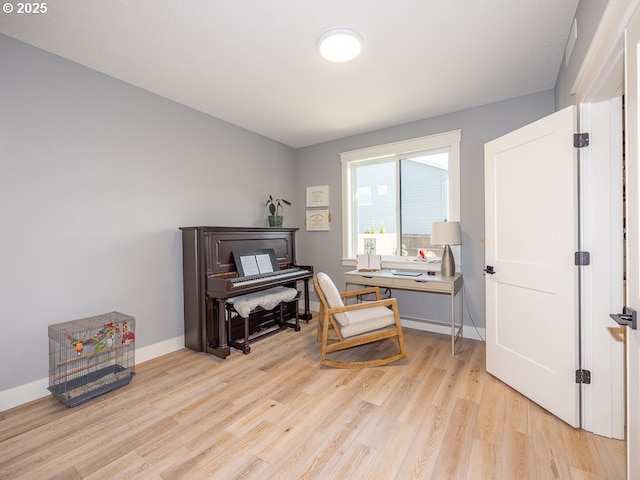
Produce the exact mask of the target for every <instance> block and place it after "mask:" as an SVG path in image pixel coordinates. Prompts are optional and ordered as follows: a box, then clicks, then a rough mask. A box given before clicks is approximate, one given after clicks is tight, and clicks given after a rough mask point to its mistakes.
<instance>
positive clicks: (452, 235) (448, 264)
mask: <svg viewBox="0 0 640 480" xmlns="http://www.w3.org/2000/svg"><path fill="white" fill-rule="evenodd" d="M431 244H432V245H443V246H444V252H443V253H442V275H443V276H445V277H451V276H453V275H455V274H456V262H455V260H454V258H453V253H452V252H451V247H450V245H462V234H461V232H460V222H434V223H433V226H432V229H431Z"/></svg>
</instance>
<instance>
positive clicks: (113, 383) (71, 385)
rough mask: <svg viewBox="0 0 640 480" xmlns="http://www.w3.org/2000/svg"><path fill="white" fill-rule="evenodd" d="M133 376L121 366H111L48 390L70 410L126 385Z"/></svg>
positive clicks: (132, 373) (131, 372)
mask: <svg viewBox="0 0 640 480" xmlns="http://www.w3.org/2000/svg"><path fill="white" fill-rule="evenodd" d="M134 375H135V372H133V371H131V370H128V369H126V368H124V367H123V366H121V365H111V366H108V367H105V368H101V369H99V370H96V371H94V372H91V373H89V374H87V375H83V376H82V377H79V378H75V379H73V380H69V381H67V382H64V383H59V384H57V385H53V386H50V387H48V389H49V391H50V392H51V393H52V394H53V396H54V397H56V398H57V399H58V400H60V401H61V402H62V403H64V404H65V405H66V406H67V407H69V408H71V407H75V406H77V405H80V404H82V403H84V402H87V401H89V400H91V399H92V398H95V397H98V396H100V395H104V394H105V393H108V392H111V391H112V390H115V389H117V388H120V387H124V386H126V385H128V384H129V382H130V381H131V377H133V376H134Z"/></svg>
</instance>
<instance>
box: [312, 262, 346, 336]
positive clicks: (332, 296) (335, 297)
mask: <svg viewBox="0 0 640 480" xmlns="http://www.w3.org/2000/svg"><path fill="white" fill-rule="evenodd" d="M316 278H317V279H318V285H320V288H321V289H322V293H323V294H324V298H325V300H326V301H327V304H328V305H329V308H338V307H344V302H343V301H342V297H341V296H340V292H339V291H338V289H337V288H336V286H335V284H334V283H333V280H331V277H329V275H327V274H326V273H324V272H318V274H317V275H316ZM333 318H335V319H336V321H337V322H338V323H339V324H340V325H342V326H346V325H349V319H348V318H347V316H346V314H344V313H337V314H335V315H334V316H333Z"/></svg>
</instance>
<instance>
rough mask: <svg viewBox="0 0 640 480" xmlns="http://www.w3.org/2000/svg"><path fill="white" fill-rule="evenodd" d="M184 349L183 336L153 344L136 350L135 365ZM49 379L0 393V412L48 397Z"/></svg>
mask: <svg viewBox="0 0 640 480" xmlns="http://www.w3.org/2000/svg"><path fill="white" fill-rule="evenodd" d="M181 348H184V336H180V337H175V338H171V339H169V340H165V341H163V342H158V343H154V344H153V345H149V346H148V347H143V348H140V349H136V363H142V362H146V361H147V360H151V359H153V358H156V357H159V356H161V355H166V354H167V353H171V352H175V351H176V350H180V349H181ZM48 386H49V378H42V379H40V380H36V381H34V382H31V383H25V384H24V385H18V386H17V387H13V388H9V389H7V390H3V391H1V392H0V412H2V411H4V410H8V409H10V408H13V407H17V406H18V405H22V404H24V403H29V402H32V401H34V400H38V399H39V398H43V397H46V396H48V395H50V393H49V391H48V390H47V387H48Z"/></svg>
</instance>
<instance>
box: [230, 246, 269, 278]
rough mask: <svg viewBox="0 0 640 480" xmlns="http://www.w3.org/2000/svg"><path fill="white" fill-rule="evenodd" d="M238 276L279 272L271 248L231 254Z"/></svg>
mask: <svg viewBox="0 0 640 480" xmlns="http://www.w3.org/2000/svg"><path fill="white" fill-rule="evenodd" d="M233 259H234V260H235V262H236V268H237V269H238V275H240V276H241V277H249V276H252V275H260V274H262V273H272V272H275V271H278V270H279V267H278V261H277V259H276V254H275V252H274V250H273V249H272V248H268V249H263V250H246V251H239V252H233Z"/></svg>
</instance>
